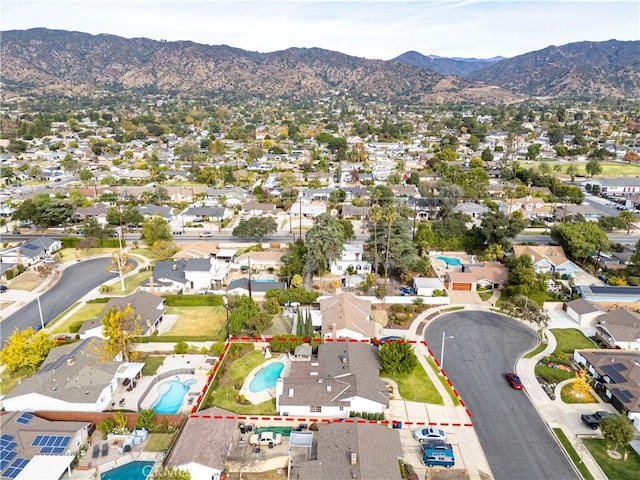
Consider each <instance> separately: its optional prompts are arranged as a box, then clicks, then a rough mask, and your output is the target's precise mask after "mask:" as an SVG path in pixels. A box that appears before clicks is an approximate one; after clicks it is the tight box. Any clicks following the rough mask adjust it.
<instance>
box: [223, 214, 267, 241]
mask: <svg viewBox="0 0 640 480" xmlns="http://www.w3.org/2000/svg"><path fill="white" fill-rule="evenodd" d="M277 230H278V224H277V223H276V221H275V220H274V219H273V217H267V216H264V217H251V218H249V219H247V220H240V222H239V223H238V225H237V226H236V227H235V228H234V229H233V232H231V234H232V235H233V236H234V237H238V238H252V237H257V238H258V241H259V242H260V243H262V239H263V238H264V237H265V236H266V235H269V234H270V233H274V232H276V231H277Z"/></svg>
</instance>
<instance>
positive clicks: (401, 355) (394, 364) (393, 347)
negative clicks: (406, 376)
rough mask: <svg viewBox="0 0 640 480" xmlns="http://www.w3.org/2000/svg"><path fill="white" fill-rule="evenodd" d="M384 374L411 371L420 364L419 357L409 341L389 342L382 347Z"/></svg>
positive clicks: (381, 355) (381, 359) (381, 358)
mask: <svg viewBox="0 0 640 480" xmlns="http://www.w3.org/2000/svg"><path fill="white" fill-rule="evenodd" d="M380 364H381V366H382V372H383V374H391V375H397V374H402V373H411V372H412V371H413V369H414V368H416V366H417V365H418V358H417V357H416V354H415V353H414V351H413V347H412V346H411V344H410V343H409V342H387V343H385V344H384V345H383V346H382V348H381V349H380Z"/></svg>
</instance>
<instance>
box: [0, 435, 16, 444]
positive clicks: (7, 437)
mask: <svg viewBox="0 0 640 480" xmlns="http://www.w3.org/2000/svg"><path fill="white" fill-rule="evenodd" d="M12 441H13V436H12V435H7V434H6V433H5V434H3V435H2V436H1V437H0V445H2V444H4V443H9V442H12Z"/></svg>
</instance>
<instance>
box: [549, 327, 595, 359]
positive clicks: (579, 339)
mask: <svg viewBox="0 0 640 480" xmlns="http://www.w3.org/2000/svg"><path fill="white" fill-rule="evenodd" d="M551 333H552V334H553V336H554V337H556V342H557V346H556V349H555V351H554V352H553V353H554V354H557V353H559V352H562V353H565V354H571V355H573V352H574V350H576V349H580V348H597V345H596V344H595V343H593V342H592V341H591V340H590V339H589V338H587V337H585V336H584V334H583V333H582V332H581V331H580V330H578V329H576V328H552V329H551Z"/></svg>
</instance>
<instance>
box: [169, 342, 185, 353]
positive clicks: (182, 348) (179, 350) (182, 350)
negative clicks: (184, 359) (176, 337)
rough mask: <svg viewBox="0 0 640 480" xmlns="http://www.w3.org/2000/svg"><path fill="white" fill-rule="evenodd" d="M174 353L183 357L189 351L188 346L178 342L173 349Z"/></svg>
mask: <svg viewBox="0 0 640 480" xmlns="http://www.w3.org/2000/svg"><path fill="white" fill-rule="evenodd" d="M173 350H174V352H176V353H177V354H180V355H184V354H185V353H187V352H188V351H189V344H188V343H187V342H178V343H176V346H175V347H173Z"/></svg>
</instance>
